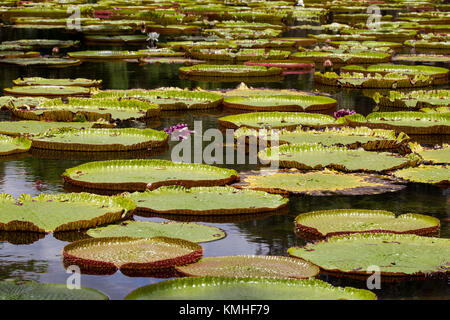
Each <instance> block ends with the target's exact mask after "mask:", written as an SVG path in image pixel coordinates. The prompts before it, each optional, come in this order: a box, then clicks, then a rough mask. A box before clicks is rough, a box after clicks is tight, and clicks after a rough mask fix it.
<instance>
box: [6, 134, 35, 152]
mask: <svg viewBox="0 0 450 320" xmlns="http://www.w3.org/2000/svg"><path fill="white" fill-rule="evenodd" d="M30 147H31V141H30V140H28V139H27V138H24V137H17V138H11V137H8V136H4V135H2V134H0V156H6V155H10V154H15V153H22V152H27V151H28V150H30Z"/></svg>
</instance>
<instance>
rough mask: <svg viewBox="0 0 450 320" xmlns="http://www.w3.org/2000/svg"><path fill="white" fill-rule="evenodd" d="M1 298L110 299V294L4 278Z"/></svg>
mask: <svg viewBox="0 0 450 320" xmlns="http://www.w3.org/2000/svg"><path fill="white" fill-rule="evenodd" d="M0 300H108V296H106V295H104V294H103V293H101V292H100V291H97V290H94V289H91V288H85V287H81V288H79V289H77V290H71V289H69V288H68V287H67V285H66V284H56V283H38V282H35V281H17V280H16V281H11V280H3V281H1V282H0Z"/></svg>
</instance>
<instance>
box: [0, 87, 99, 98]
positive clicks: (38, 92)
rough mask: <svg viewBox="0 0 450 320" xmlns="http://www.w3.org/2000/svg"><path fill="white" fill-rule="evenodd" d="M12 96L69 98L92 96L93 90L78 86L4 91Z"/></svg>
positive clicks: (8, 89) (24, 88) (23, 88)
mask: <svg viewBox="0 0 450 320" xmlns="http://www.w3.org/2000/svg"><path fill="white" fill-rule="evenodd" d="M3 92H4V93H5V94H8V95H11V96H42V97H68V96H77V97H81V96H90V95H91V89H90V88H85V87H76V86H16V87H12V88H5V89H3Z"/></svg>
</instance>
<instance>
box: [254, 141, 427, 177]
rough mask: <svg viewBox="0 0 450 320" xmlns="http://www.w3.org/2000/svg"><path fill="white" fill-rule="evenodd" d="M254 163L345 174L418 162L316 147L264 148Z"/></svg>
mask: <svg viewBox="0 0 450 320" xmlns="http://www.w3.org/2000/svg"><path fill="white" fill-rule="evenodd" d="M258 159H259V160H260V161H262V162H264V163H268V162H273V161H277V162H278V163H279V166H280V167H282V168H297V169H302V170H313V169H323V168H333V169H336V170H342V171H346V172H355V171H364V172H386V171H391V170H395V169H399V168H403V167H405V166H411V165H415V164H416V163H417V162H418V161H419V159H418V158H417V157H415V156H414V155H408V156H404V157H403V156H399V155H397V154H393V153H388V152H370V151H365V150H362V149H356V150H352V149H348V148H345V147H338V146H329V147H327V146H322V145H320V144H316V143H301V144H292V145H281V146H279V147H271V148H267V149H265V150H262V151H260V152H258Z"/></svg>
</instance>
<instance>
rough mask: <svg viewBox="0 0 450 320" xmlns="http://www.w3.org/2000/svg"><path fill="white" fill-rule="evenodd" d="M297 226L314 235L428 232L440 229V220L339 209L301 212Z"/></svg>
mask: <svg viewBox="0 0 450 320" xmlns="http://www.w3.org/2000/svg"><path fill="white" fill-rule="evenodd" d="M295 226H296V228H297V229H298V230H299V231H301V232H304V233H306V234H308V235H311V236H312V237H314V238H327V237H331V236H334V235H340V234H349V233H364V232H374V233H377V232H385V233H414V234H417V235H428V234H432V233H435V232H436V231H437V230H439V227H440V222H439V219H436V218H433V217H430V216H426V215H422V214H415V213H408V214H402V215H399V216H397V217H396V216H395V214H394V213H392V212H389V211H380V210H363V209H339V210H323V211H313V212H308V213H302V214H301V215H299V216H297V218H295Z"/></svg>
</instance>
